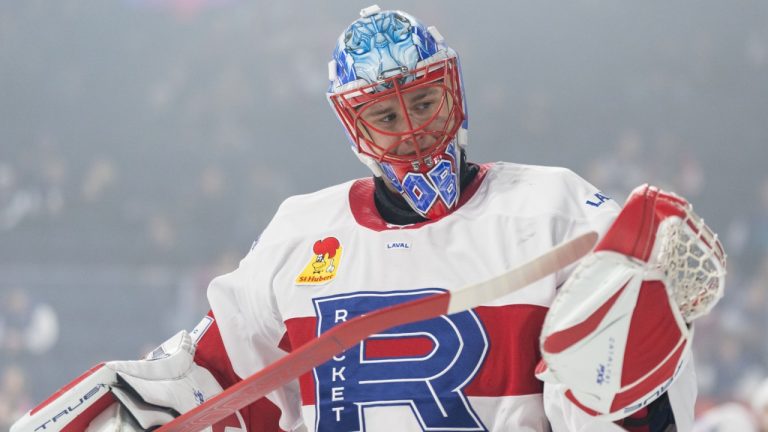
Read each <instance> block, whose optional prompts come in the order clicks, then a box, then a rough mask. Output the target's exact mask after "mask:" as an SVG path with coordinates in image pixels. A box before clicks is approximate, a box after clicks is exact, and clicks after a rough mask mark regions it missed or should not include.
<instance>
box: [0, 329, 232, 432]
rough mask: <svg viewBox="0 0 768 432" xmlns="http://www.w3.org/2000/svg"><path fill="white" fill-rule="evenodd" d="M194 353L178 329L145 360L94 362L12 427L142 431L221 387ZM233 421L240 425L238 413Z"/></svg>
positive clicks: (21, 430) (22, 430)
mask: <svg viewBox="0 0 768 432" xmlns="http://www.w3.org/2000/svg"><path fill="white" fill-rule="evenodd" d="M194 353H195V344H194V343H193V341H192V338H191V337H190V335H189V334H188V333H187V332H186V331H181V332H179V333H177V334H176V335H175V336H173V337H172V338H170V339H169V340H168V341H166V342H165V343H163V344H162V345H161V346H160V347H159V348H157V349H155V350H154V351H152V352H151V353H150V354H149V355H147V357H146V358H145V359H144V360H138V361H114V362H107V363H102V364H99V365H97V366H95V367H93V368H92V369H91V370H89V371H88V372H86V373H85V374H83V375H81V376H80V377H79V378H77V379H75V380H74V381H72V382H71V383H70V384H68V385H67V386H65V387H64V388H62V389H61V390H59V391H58V392H57V393H55V394H54V395H53V396H51V397H50V398H49V399H48V400H46V401H45V402H43V403H42V404H41V405H40V406H38V407H36V408H35V409H33V410H32V411H30V412H29V413H27V414H26V415H25V416H24V417H23V418H21V419H20V420H19V421H18V422H16V423H15V424H14V425H13V426H12V427H11V432H29V431H36V432H39V431H45V432H57V431H87V432H107V431H109V432H112V431H116V430H120V431H144V430H149V429H151V428H153V427H155V426H158V425H162V424H165V423H167V422H169V421H170V420H172V419H173V418H174V417H176V416H178V415H179V413H183V412H186V411H189V410H190V409H192V408H194V407H196V406H197V405H199V404H201V403H203V401H205V400H206V399H208V398H210V397H212V396H214V395H216V394H218V393H220V392H221V391H222V388H221V386H220V385H219V383H218V382H217V381H216V379H215V378H214V377H213V375H212V374H211V373H210V372H209V371H208V370H207V369H205V368H203V367H201V366H198V365H197V364H195V362H194V361H193V357H194ZM115 402H119V403H118V404H116V403H115ZM238 420H239V421H240V422H241V425H242V419H241V418H240V416H239V414H238Z"/></svg>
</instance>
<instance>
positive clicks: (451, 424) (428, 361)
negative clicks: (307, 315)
mask: <svg viewBox="0 0 768 432" xmlns="http://www.w3.org/2000/svg"><path fill="white" fill-rule="evenodd" d="M443 291H444V290H441V289H422V290H416V291H396V292H360V293H353V294H343V295H337V296H330V297H323V298H318V299H315V301H314V302H315V311H316V313H317V317H318V321H317V327H318V328H317V331H318V334H321V333H323V332H326V331H328V330H329V329H331V328H332V327H334V326H335V325H337V324H339V323H341V322H343V321H348V320H349V319H351V318H353V317H355V316H358V315H361V314H364V313H368V312H370V311H373V310H376V309H380V308H382V307H386V306H390V305H394V304H398V303H402V302H404V301H408V300H414V299H417V298H421V297H424V296H427V295H431V294H436V293H439V292H443ZM409 338H421V339H422V341H429V345H431V348H430V349H429V350H427V351H428V352H427V351H425V352H417V353H410V354H409V355H405V356H400V355H395V356H387V354H384V355H382V353H381V352H380V351H377V352H376V354H371V352H372V351H373V350H369V349H368V346H369V345H372V344H373V343H374V342H376V341H381V340H386V341H387V342H392V341H395V343H396V341H397V340H401V341H402V340H408V339H409ZM487 350H488V338H487V336H486V332H485V329H484V328H483V326H482V324H481V323H480V321H479V319H478V318H477V316H476V315H475V313H474V312H471V311H469V312H460V313H456V314H452V315H450V316H442V317H439V318H435V319H431V320H427V321H422V322H418V323H413V324H406V325H403V326H398V327H395V328H392V329H389V330H387V331H385V332H383V333H380V334H377V335H374V336H372V337H369V338H368V339H366V340H365V341H363V342H362V343H360V344H358V345H357V346H355V347H353V348H350V349H349V350H347V351H346V352H344V353H343V354H342V355H340V356H337V357H334V358H333V359H332V360H330V361H328V362H327V363H325V364H323V365H321V366H319V367H317V368H315V370H314V373H315V385H316V389H315V390H316V396H317V401H316V406H315V409H316V414H317V417H316V422H317V423H316V425H315V427H316V430H317V431H363V430H365V412H366V409H369V408H373V407H377V406H393V405H401V406H407V407H409V408H410V409H411V411H412V412H413V415H414V416H415V419H416V421H418V423H419V424H420V425H421V428H422V430H425V431H429V430H440V431H459V430H461V431H485V430H486V428H485V427H484V426H483V424H482V422H481V421H480V419H479V418H478V417H477V415H476V414H475V413H474V411H473V410H472V407H471V405H470V404H469V401H468V400H467V397H466V396H465V395H464V393H463V390H464V388H465V387H466V386H467V385H468V384H469V383H470V382H471V381H472V378H473V377H474V376H475V375H476V374H477V371H478V370H479V368H480V365H481V364H482V362H483V360H484V359H485V354H486V352H487ZM369 351H371V352H369ZM382 356H383V357H382Z"/></svg>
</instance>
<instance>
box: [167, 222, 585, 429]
mask: <svg viewBox="0 0 768 432" xmlns="http://www.w3.org/2000/svg"><path fill="white" fill-rule="evenodd" d="M596 242H597V233H595V232H594V231H590V232H589V233H586V234H583V235H581V236H579V237H576V238H574V239H572V240H569V241H567V242H565V243H562V244H560V245H558V246H556V247H554V248H553V249H552V250H550V251H548V252H546V253H544V254H543V255H540V256H539V257H537V258H534V259H533V260H531V261H529V262H527V263H526V264H523V265H521V266H520V267H517V268H515V269H512V270H510V271H508V272H506V273H504V274H502V275H500V276H497V277H495V278H492V279H489V280H487V281H484V282H480V283H476V284H472V285H468V286H465V287H463V288H461V289H460V290H457V291H453V292H443V293H440V294H435V295H431V296H428V297H423V298H420V299H417V300H412V301H409V302H405V303H401V304H398V305H394V306H389V307H386V308H383V309H380V310H377V311H374V312H371V313H369V314H364V315H361V316H359V317H356V318H353V319H351V320H349V321H347V322H344V323H341V324H339V325H337V326H335V327H333V328H331V329H330V330H328V331H326V332H325V333H323V334H322V335H320V336H319V337H318V338H317V339H314V340H312V341H311V342H308V343H306V344H304V345H302V346H301V347H299V348H298V349H296V350H294V351H293V352H291V353H290V354H287V355H286V356H285V357H283V358H281V359H280V360H278V361H276V362H274V363H272V364H271V365H269V366H267V367H265V368H264V369H262V370H260V371H259V372H256V373H255V374H253V375H251V376H249V377H248V378H246V379H244V380H242V381H240V382H238V383H237V384H235V385H233V386H231V387H229V388H227V389H226V390H224V391H223V392H221V393H219V394H218V395H216V396H214V397H212V398H211V399H209V400H207V401H206V402H204V403H203V404H202V405H200V406H198V407H196V408H195V409H193V410H190V411H188V412H186V413H184V414H182V415H180V416H179V417H176V418H175V419H174V420H173V421H171V422H169V423H167V424H165V425H163V426H161V427H160V428H159V429H156V430H155V432H198V431H200V430H201V429H204V428H206V427H208V426H211V425H213V424H215V423H217V422H219V421H221V420H222V419H224V418H226V417H228V416H229V415H231V414H232V413H234V412H235V411H237V410H239V409H241V408H243V407H245V406H247V405H249V404H251V403H253V402H255V401H256V400H258V399H260V398H262V397H264V396H266V395H267V394H269V393H270V392H272V391H273V390H275V389H277V388H279V387H281V386H282V385H284V384H286V383H288V382H290V381H292V380H294V379H296V378H298V377H299V376H300V375H302V374H303V373H305V372H307V371H309V370H311V369H312V368H314V367H316V366H319V365H321V364H323V363H325V362H326V361H328V360H329V359H330V358H331V357H333V356H335V355H338V354H340V353H342V352H343V351H345V350H347V349H349V348H351V347H353V346H354V345H355V344H357V343H359V342H360V341H362V340H363V339H365V338H367V337H369V336H371V335H373V334H376V333H378V332H381V331H383V330H386V329H388V328H391V327H395V326H399V325H403V324H409V323H412V322H416V321H422V320H426V319H430V318H436V317H438V316H440V315H449V314H452V313H455V312H460V311H464V310H468V309H472V308H474V307H477V306H480V305H482V304H483V303H487V302H488V301H491V300H494V299H496V298H499V297H501V296H503V295H506V294H510V293H512V292H514V291H516V290H518V289H520V288H523V287H525V286H527V285H529V284H531V283H533V282H535V281H537V280H539V279H541V278H543V277H544V276H547V275H548V274H550V273H554V272H556V271H558V270H560V269H562V268H565V267H567V266H568V265H570V264H572V263H574V262H576V261H577V260H578V259H580V258H581V257H583V256H584V255H586V254H587V253H588V252H589V251H591V250H592V248H593V247H594V245H595V243H596Z"/></svg>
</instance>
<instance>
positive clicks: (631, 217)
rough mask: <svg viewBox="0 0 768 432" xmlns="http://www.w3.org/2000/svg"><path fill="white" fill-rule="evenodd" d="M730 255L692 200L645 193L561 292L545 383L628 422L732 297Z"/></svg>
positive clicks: (549, 330)
mask: <svg viewBox="0 0 768 432" xmlns="http://www.w3.org/2000/svg"><path fill="white" fill-rule="evenodd" d="M724 279H725V253H724V251H723V248H722V245H721V244H720V242H719V241H718V240H717V236H716V235H715V234H713V233H712V231H711V230H710V229H709V228H708V227H707V226H706V225H705V224H704V222H703V220H702V219H700V218H699V217H698V216H696V215H695V214H694V213H693V211H692V209H691V206H690V205H689V204H688V202H687V201H685V200H684V199H682V198H680V197H678V196H676V195H674V194H670V193H666V192H663V191H660V190H659V189H657V188H655V187H652V186H648V185H643V186H640V187H638V188H637V189H635V190H634V191H633V193H632V194H630V196H629V198H628V199H627V203H626V204H625V206H624V209H623V210H622V212H621V213H620V214H619V216H618V218H617V219H616V221H615V222H614V223H613V225H612V226H611V228H610V229H609V230H608V232H607V233H606V235H605V236H604V237H603V239H602V240H601V241H600V242H599V243H598V245H597V247H596V248H595V251H594V252H593V253H592V254H590V255H588V256H587V257H585V258H584V259H583V260H582V261H581V262H580V263H579V265H578V266H577V268H576V269H575V270H574V273H573V274H572V276H571V277H570V278H569V279H568V281H566V283H565V284H564V285H563V286H562V287H561V288H560V290H559V292H558V294H557V296H556V298H555V300H554V302H553V304H552V307H551V309H550V310H549V312H548V314H547V316H546V319H545V321H544V326H543V330H542V334H541V352H542V361H541V363H540V364H539V366H538V367H537V376H538V377H539V378H540V379H542V380H543V381H545V382H548V383H554V384H562V385H563V386H564V387H565V388H567V389H568V390H567V391H566V393H565V396H566V397H567V398H568V399H569V400H570V401H571V402H572V403H573V404H575V405H576V406H578V407H579V408H580V409H581V410H583V411H584V412H586V413H587V414H589V415H591V416H594V417H599V418H602V419H604V420H617V419H621V418H625V417H627V416H629V415H630V414H632V413H633V412H635V411H637V410H639V409H641V408H643V407H645V406H647V405H648V404H649V403H651V402H652V401H653V400H655V399H657V398H658V397H659V396H661V395H662V394H664V392H665V391H666V390H667V389H668V388H669V386H670V385H671V384H672V383H673V382H674V381H675V379H676V378H677V374H678V373H679V372H680V370H681V369H682V368H683V366H684V365H685V362H686V361H687V359H688V358H689V357H690V355H689V353H688V351H689V350H690V343H691V338H692V337H693V327H692V325H691V323H692V321H693V320H694V319H696V318H698V317H700V316H702V315H704V314H706V313H708V312H709V311H710V309H711V308H712V307H713V306H714V305H715V304H716V303H717V301H718V300H719V299H720V297H722V295H723V289H724Z"/></svg>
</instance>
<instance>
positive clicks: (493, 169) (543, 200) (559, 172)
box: [484, 162, 619, 217]
mask: <svg viewBox="0 0 768 432" xmlns="http://www.w3.org/2000/svg"><path fill="white" fill-rule="evenodd" d="M487 177H488V178H487V181H486V186H485V190H484V195H485V198H486V200H488V205H489V206H490V207H491V208H495V209H497V210H499V211H503V212H512V213H514V214H515V215H518V216H537V215H542V214H560V215H561V216H576V217H578V215H583V216H584V217H588V215H589V214H591V213H595V212H601V211H610V212H616V211H617V210H618V209H619V206H618V204H617V203H616V202H615V201H614V200H613V199H612V198H611V197H609V196H606V195H605V194H603V192H602V191H601V190H600V189H599V188H597V187H595V186H593V185H592V184H591V183H589V182H588V181H587V180H585V179H584V178H582V177H581V176H579V175H578V174H576V173H575V172H573V171H572V170H570V169H568V168H563V167H556V166H542V165H526V164H517V163H511V162H496V163H493V164H491V165H490V168H489V171H488V174H487Z"/></svg>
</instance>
